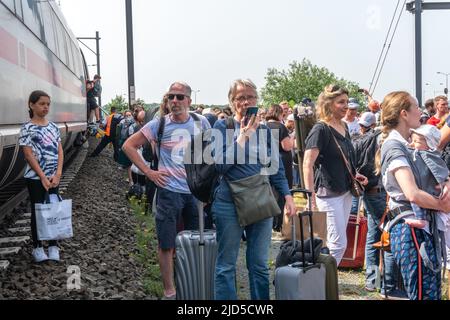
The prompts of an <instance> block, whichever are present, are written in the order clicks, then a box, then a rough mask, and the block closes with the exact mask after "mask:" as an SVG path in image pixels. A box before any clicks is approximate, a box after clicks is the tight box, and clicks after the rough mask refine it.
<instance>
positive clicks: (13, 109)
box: [0, 0, 88, 192]
mask: <svg viewBox="0 0 450 320" xmlns="http://www.w3.org/2000/svg"><path fill="white" fill-rule="evenodd" d="M86 79H88V74H87V68H86V63H85V60H84V57H83V54H82V52H81V50H80V48H79V46H78V41H77V39H76V38H75V36H74V35H73V33H72V32H71V31H70V29H69V28H68V25H67V23H66V21H65V19H64V17H63V15H62V13H61V11H60V9H59V7H58V5H57V4H56V3H55V2H54V1H53V0H46V1H43V0H0V192H1V190H2V189H5V188H7V187H8V185H10V184H11V183H12V182H14V181H15V180H16V179H17V178H19V177H21V175H22V173H23V169H24V167H25V160H24V157H23V154H22V152H21V150H20V148H19V146H18V138H19V131H20V127H21V126H22V124H23V123H25V122H27V121H28V120H29V115H28V106H27V104H28V97H29V95H30V93H31V92H32V91H34V90H43V91H45V92H47V93H48V94H49V95H50V96H51V98H52V104H51V107H50V114H49V116H48V117H49V120H50V121H53V122H55V123H56V124H57V125H58V126H59V128H60V130H61V135H62V138H63V146H64V150H67V149H68V148H70V147H71V146H72V145H73V143H74V141H75V139H76V138H77V136H78V135H79V134H80V133H81V132H83V131H85V130H86V123H87V121H86V120H87V108H86V87H85V80H86Z"/></svg>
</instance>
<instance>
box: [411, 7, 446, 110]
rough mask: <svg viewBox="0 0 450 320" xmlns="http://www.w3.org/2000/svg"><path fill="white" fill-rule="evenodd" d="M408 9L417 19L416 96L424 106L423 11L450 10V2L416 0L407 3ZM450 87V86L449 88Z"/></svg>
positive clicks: (420, 104)
mask: <svg viewBox="0 0 450 320" xmlns="http://www.w3.org/2000/svg"><path fill="white" fill-rule="evenodd" d="M406 10H408V11H409V12H411V13H412V14H415V20H416V31H415V32H416V36H415V38H416V96H417V99H418V100H419V106H422V12H423V11H424V10H450V2H428V3H427V2H423V1H422V0H414V1H412V2H409V3H407V4H406ZM447 89H448V88H447Z"/></svg>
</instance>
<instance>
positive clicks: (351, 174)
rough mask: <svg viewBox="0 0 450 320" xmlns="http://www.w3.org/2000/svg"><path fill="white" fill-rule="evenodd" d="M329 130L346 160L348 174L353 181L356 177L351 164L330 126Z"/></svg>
mask: <svg viewBox="0 0 450 320" xmlns="http://www.w3.org/2000/svg"><path fill="white" fill-rule="evenodd" d="M328 129H329V130H330V133H331V136H332V137H333V139H334V142H336V146H337V147H338V149H339V151H340V152H341V156H342V159H343V160H344V163H345V166H346V167H347V170H348V173H349V174H350V177H351V178H352V179H355V176H354V175H353V172H352V168H351V166H350V163H349V162H348V160H347V157H346V156H345V154H344V151H343V150H342V148H341V145H340V144H339V142H338V141H337V139H336V137H335V136H334V134H333V131H331V128H330V126H328Z"/></svg>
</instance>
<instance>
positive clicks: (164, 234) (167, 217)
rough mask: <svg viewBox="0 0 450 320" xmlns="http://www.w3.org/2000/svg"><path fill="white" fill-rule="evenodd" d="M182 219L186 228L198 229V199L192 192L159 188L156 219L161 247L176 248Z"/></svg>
mask: <svg viewBox="0 0 450 320" xmlns="http://www.w3.org/2000/svg"><path fill="white" fill-rule="evenodd" d="M180 219H182V223H183V225H184V229H185V230H198V209H197V200H196V199H195V198H194V196H193V195H191V194H183V193H176V192H172V191H169V190H167V189H162V188H158V193H157V196H156V214H155V220H156V233H157V236H158V243H159V248H160V249H163V250H169V249H175V239H176V237H177V223H179V222H180Z"/></svg>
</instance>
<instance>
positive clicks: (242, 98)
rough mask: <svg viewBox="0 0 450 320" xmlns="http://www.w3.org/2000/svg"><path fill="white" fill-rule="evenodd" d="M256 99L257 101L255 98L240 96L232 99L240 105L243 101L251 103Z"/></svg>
mask: <svg viewBox="0 0 450 320" xmlns="http://www.w3.org/2000/svg"><path fill="white" fill-rule="evenodd" d="M256 99H257V97H256V96H241V97H236V98H234V100H235V101H238V102H240V103H243V102H245V101H253V100H256Z"/></svg>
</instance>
